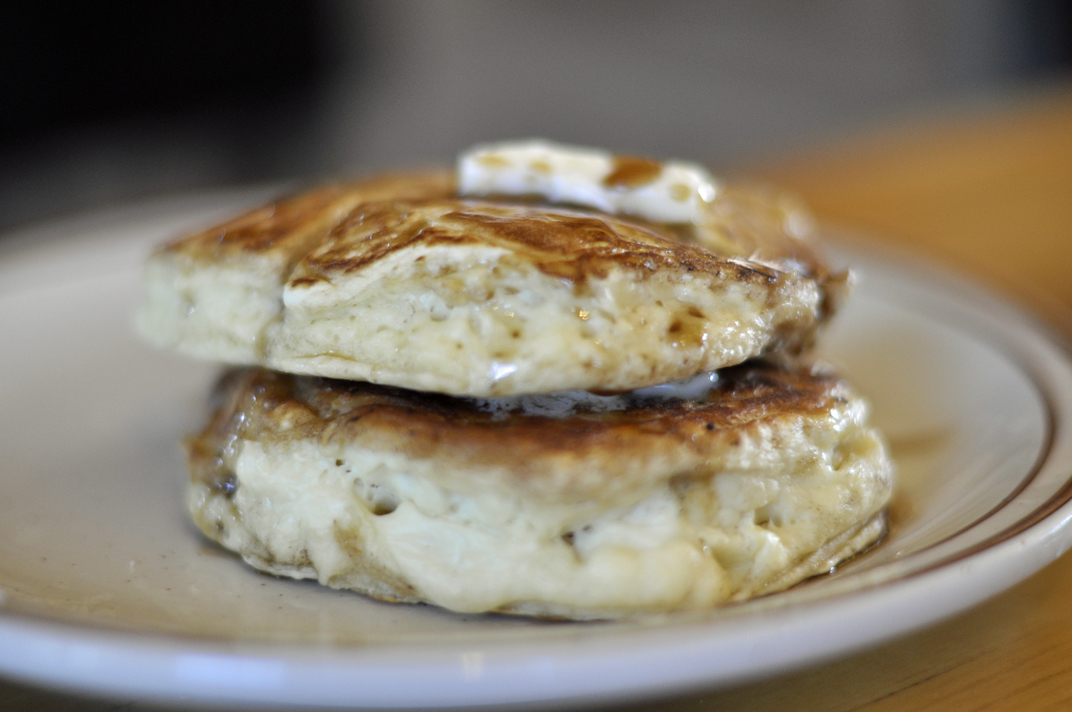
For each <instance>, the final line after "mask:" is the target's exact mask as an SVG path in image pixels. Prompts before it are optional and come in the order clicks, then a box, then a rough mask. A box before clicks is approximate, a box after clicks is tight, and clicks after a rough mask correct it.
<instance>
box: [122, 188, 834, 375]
mask: <svg viewBox="0 0 1072 712" xmlns="http://www.w3.org/2000/svg"><path fill="white" fill-rule="evenodd" d="M797 215H799V213H798V211H796V209H795V207H794V206H792V205H788V204H786V203H785V202H784V200H783V199H782V198H781V197H779V196H776V195H769V194H763V193H760V192H756V191H752V190H747V189H743V188H738V187H734V186H728V187H725V188H724V189H723V190H721V191H720V193H719V194H718V195H717V196H716V197H715V199H714V200H713V201H710V203H709V204H706V205H705V206H704V213H703V219H702V220H700V221H699V222H697V223H695V224H689V225H672V226H671V225H661V224H656V223H650V222H645V221H643V220H640V219H637V218H632V217H629V218H626V217H621V216H615V215H610V214H606V213H602V212H598V211H595V210H588V209H576V208H572V207H565V206H558V205H554V206H552V205H546V204H543V203H540V202H538V200H535V199H525V198H518V197H512V198H505V197H496V196H490V197H482V198H479V199H476V198H463V197H459V196H458V195H457V194H456V187H455V182H454V177H453V176H452V175H451V174H449V173H446V172H444V173H416V174H403V175H395V176H386V177H380V178H374V179H369V180H365V181H360V182H357V183H352V184H347V185H336V186H328V187H322V188H319V189H316V190H314V191H311V192H308V193H304V194H301V195H297V196H292V197H287V198H283V199H281V200H278V201H276V202H274V203H271V204H270V205H268V206H265V207H263V208H259V209H257V210H254V211H252V212H250V213H248V214H246V215H244V216H242V217H239V218H237V219H235V220H232V221H230V222H228V223H225V224H223V225H220V226H218V227H215V228H212V229H209V230H206V231H204V232H201V233H198V234H195V235H192V236H189V237H186V238H183V239H180V240H177V241H175V242H172V243H170V244H168V245H165V246H163V247H161V248H160V249H158V250H157V251H156V252H155V253H154V254H153V255H152V256H151V258H150V260H149V262H148V265H147V277H146V292H147V297H146V300H145V303H144V305H143V307H142V310H141V312H140V314H139V326H140V328H141V330H142V331H143V333H144V334H146V335H147V336H148V337H149V338H150V339H151V340H152V341H154V342H156V343H158V344H161V345H166V346H172V347H176V348H178V349H179V350H181V351H183V352H185V353H188V354H191V355H194V356H198V357H201V358H206V359H211V360H216V361H222V362H225V363H231V364H250V365H252V364H263V365H266V366H268V367H270V368H274V369H277V370H282V371H288V372H293V373H301V374H311V375H319V376H330V377H335V378H344V379H352V380H367V381H372V382H376V383H382V384H388V385H396V386H403V387H407V388H415V389H420V390H426V391H436V392H442V393H448V394H454V395H471V396H489V395H510V394H518V393H542V392H550V391H557V390H565V389H587V390H595V391H607V392H611V391H625V390H631V389H635V388H640V387H644V386H648V385H653V384H657V383H662V382H666V381H672V380H676V379H680V378H684V377H687V376H690V375H693V374H696V373H700V372H704V371H710V370H714V369H718V368H721V367H723V366H728V365H732V364H736V363H740V362H742V361H744V360H746V359H748V358H751V357H755V356H763V355H768V356H769V355H787V354H788V355H792V354H797V353H799V352H800V351H801V350H803V349H805V348H806V347H807V346H808V345H810V343H811V342H812V340H813V338H814V335H815V331H816V329H817V328H818V327H819V325H820V324H821V323H822V322H823V321H824V320H825V319H826V318H827V317H828V316H829V315H830V313H831V312H832V310H833V308H834V306H835V305H836V303H837V301H838V300H839V299H840V296H841V294H842V292H843V290H844V284H845V277H844V275H839V276H834V277H832V276H831V275H830V274H829V272H828V271H827V270H826V268H825V267H824V266H823V265H822V263H821V262H820V261H819V260H818V259H817V258H816V256H815V255H814V253H813V252H812V250H811V248H810V246H809V245H808V243H807V241H806V240H805V239H802V238H801V237H800V236H799V235H798V234H797V233H796V232H795V231H794V229H792V228H793V226H792V219H793V218H794V217H795V216H797Z"/></svg>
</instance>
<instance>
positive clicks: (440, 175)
mask: <svg viewBox="0 0 1072 712" xmlns="http://www.w3.org/2000/svg"><path fill="white" fill-rule="evenodd" d="M454 191H455V181H454V177H453V176H452V175H451V174H450V173H448V172H428V173H412V174H394V175H384V176H378V177H374V178H368V179H365V180H359V181H356V182H353V183H345V184H331V185H324V186H320V187H318V188H315V189H313V190H310V191H306V192H302V193H297V194H294V195H288V196H285V197H282V198H279V199H277V200H274V201H272V202H270V203H268V204H267V205H264V206H262V207H259V208H256V209H254V210H251V211H250V212H248V213H245V214H244V215H241V216H239V217H237V218H234V219H232V220H229V221H227V222H225V223H223V224H221V225H216V226H214V227H211V228H209V229H207V230H203V231H201V232H198V233H195V234H193V235H189V236H187V237H183V238H180V239H178V240H174V241H172V242H170V243H168V244H166V245H164V246H163V247H162V248H160V252H167V253H172V254H177V255H183V256H185V257H187V258H190V259H192V260H195V261H200V262H213V261H221V260H228V259H236V258H237V259H242V258H243V257H248V256H254V255H262V256H271V257H276V258H278V259H280V260H281V261H283V262H284V263H286V264H293V263H294V262H296V261H297V260H298V259H299V258H301V257H302V256H304V255H305V254H306V253H307V252H308V251H309V250H311V249H313V247H315V246H316V245H317V244H318V243H319V241H320V240H322V239H323V238H324V236H325V235H327V233H328V232H329V231H330V230H331V229H332V228H333V227H335V226H336V225H337V224H338V222H339V221H340V220H341V219H342V218H343V217H344V216H345V215H346V214H347V213H349V211H350V210H351V209H353V208H354V207H355V206H357V205H360V204H362V203H365V202H368V201H372V200H384V199H387V198H400V199H404V198H432V197H445V196H448V195H453V193H454Z"/></svg>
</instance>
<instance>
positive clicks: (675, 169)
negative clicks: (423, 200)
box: [458, 139, 718, 224]
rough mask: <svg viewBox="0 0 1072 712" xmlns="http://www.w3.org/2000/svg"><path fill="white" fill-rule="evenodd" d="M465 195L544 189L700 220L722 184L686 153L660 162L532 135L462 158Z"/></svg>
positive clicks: (561, 199) (648, 216) (611, 206)
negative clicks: (684, 157) (685, 157)
mask: <svg viewBox="0 0 1072 712" xmlns="http://www.w3.org/2000/svg"><path fill="white" fill-rule="evenodd" d="M458 186H459V191H460V192H461V194H462V195H470V196H483V195H537V196H540V197H543V198H545V199H546V200H548V201H550V202H552V203H565V204H569V205H581V206H585V207H590V208H596V209H597V210H602V211H603V212H606V213H616V214H623V215H634V216H636V217H639V218H644V219H645V220H650V221H652V222H660V223H672V224H682V223H691V224H699V223H700V222H702V220H703V211H704V207H705V206H706V204H707V203H710V202H711V201H712V200H714V198H715V194H716V193H717V192H718V185H717V183H716V181H715V179H714V178H713V177H712V176H711V174H710V173H708V171H707V169H705V168H704V167H703V166H700V165H699V164H696V163H689V162H686V161H667V162H665V163H656V162H654V161H648V160H646V159H639V158H631V157H626V156H615V155H613V154H612V153H610V152H609V151H604V150H601V149H596V148H583V147H579V146H567V145H563V144H558V143H553V142H551V141H543V140H538V139H532V140H527V141H509V142H503V143H494V144H482V145H478V146H474V147H473V148H471V149H470V150H468V151H466V152H465V153H463V154H461V156H460V157H459V158H458Z"/></svg>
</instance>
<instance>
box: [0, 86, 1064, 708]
mask: <svg viewBox="0 0 1072 712" xmlns="http://www.w3.org/2000/svg"><path fill="white" fill-rule="evenodd" d="M749 172H750V173H751V174H752V175H759V176H760V177H763V178H767V179H770V180H771V181H774V182H777V183H779V184H783V185H786V186H788V187H790V188H793V189H794V190H796V191H797V192H799V193H800V194H801V195H803V196H804V197H805V198H806V199H807V200H808V202H809V203H810V204H811V206H812V207H813V209H814V210H815V212H816V213H817V214H818V215H819V217H820V218H821V219H822V220H825V221H831V222H835V223H838V224H841V225H844V226H848V227H850V228H851V229H853V230H854V231H858V232H860V233H861V234H864V233H870V234H873V235H875V236H879V237H878V238H876V239H881V240H883V241H886V242H889V243H891V244H895V245H898V246H902V247H904V248H905V249H907V250H910V251H913V252H916V253H919V254H921V255H924V256H926V257H928V258H929V259H931V260H933V261H936V262H940V263H944V264H947V265H949V266H952V267H954V268H956V269H958V270H960V271H963V272H966V273H969V274H971V275H974V276H975V277H976V278H977V279H979V280H981V281H983V282H985V283H987V284H989V285H990V286H991V287H993V288H994V289H995V290H996V291H999V292H1002V293H1004V294H1006V295H1009V296H1011V297H1012V298H1014V299H1017V300H1019V301H1021V302H1023V303H1025V304H1027V305H1029V306H1030V307H1031V308H1033V309H1034V310H1036V311H1037V312H1038V313H1039V314H1041V315H1042V316H1043V317H1044V318H1046V319H1049V320H1050V321H1052V322H1053V323H1055V324H1056V325H1057V326H1058V327H1059V328H1062V329H1064V330H1065V333H1066V334H1069V335H1070V336H1072V328H1070V324H1072V320H1070V319H1069V318H1068V317H1067V315H1066V310H1067V311H1069V312H1072V85H1064V86H1057V87H1052V88H1050V89H1047V90H1039V91H1037V92H1034V93H1032V94H1030V95H1026V96H1020V97H1018V98H1016V99H1014V100H1010V101H1009V102H1003V103H1002V104H1001V105H1000V106H991V107H989V108H986V109H980V108H976V109H974V110H968V109H963V110H961V111H958V112H956V113H955V114H954V113H948V114H945V115H943V116H939V117H933V118H931V119H929V120H927V121H920V122H917V123H915V124H913V125H911V126H907V127H901V128H898V129H896V130H891V131H884V132H879V133H877V134H872V135H870V136H867V137H864V138H859V139H854V140H852V141H850V142H844V143H840V144H834V145H833V146H830V147H827V148H824V149H823V150H816V151H813V152H811V153H808V154H806V155H799V156H795V157H792V158H789V159H784V160H782V161H779V162H777V163H768V164H764V165H760V166H753V167H751V170H750V171H749ZM1069 467H1070V468H1072V462H1070V463H1069ZM141 707H142V705H141V704H138V703H129V702H123V701H103V700H86V699H81V698H78V697H73V696H68V695H63V694H57V693H54V692H49V691H43V690H38V689H34V688H29V687H25V686H22V685H18V684H13V683H8V682H3V681H0V711H4V710H9V709H20V710H21V709H51V710H59V709H88V710H104V709H138V708H141ZM641 709H644V710H659V711H660V712H670V711H672V710H681V711H686V710H688V711H689V712H693V711H695V712H705V711H713V710H738V711H746V710H752V711H767V710H771V711H773V710H778V711H779V712H786V710H793V711H795V712H810V711H812V710H815V711H818V710H823V711H824V712H840V711H844V710H865V711H867V712H879V711H885V710H940V711H941V712H963V711H966V710H988V711H994V712H997V711H1001V710H1008V711H1010V712H1012V711H1013V710H1016V711H1018V712H1019V711H1022V710H1050V709H1052V710H1058V709H1060V710H1065V709H1072V555H1068V556H1065V557H1064V558H1062V559H1060V560H1058V561H1057V562H1056V563H1054V564H1052V565H1050V566H1049V567H1048V568H1046V569H1044V570H1043V571H1041V572H1040V573H1038V574H1036V575H1035V576H1033V577H1032V578H1030V579H1028V580H1027V581H1025V582H1023V583H1021V584H1020V585H1018V586H1016V587H1014V588H1013V589H1011V590H1009V591H1007V592H1006V593H1004V594H1002V595H1000V596H998V597H997V598H994V599H992V600H990V601H989V602H987V603H985V604H983V605H981V606H979V607H977V608H975V609H974V610H972V611H969V612H968V613H965V614H962V615H960V616H958V617H956V618H954V619H952V620H949V621H946V622H944V623H941V624H939V625H936V626H934V627H932V628H929V629H927V630H925V631H923V632H920V633H916V634H913V635H911V636H909V637H906V638H903V639H900V640H897V641H894V642H891V643H887V644H885V645H882V646H879V647H876V648H873V649H871V650H868V651H866V652H864V653H860V654H856V655H854V656H852V657H850V658H846V659H842V660H839V661H835V662H833V663H828V664H824V665H821V666H819V667H815V668H812V669H807V670H803V671H799V672H796V673H793V674H789V675H783V676H780V677H776V678H772V679H767V680H763V681H760V682H756V683H752V684H749V685H746V686H743V687H738V688H733V689H729V690H720V691H716V692H711V693H707V694H703V695H694V696H690V697H687V698H681V699H675V700H669V701H664V702H658V703H654V704H651V703H648V704H644V705H642V706H637V707H636V710H637V712H639V710H641Z"/></svg>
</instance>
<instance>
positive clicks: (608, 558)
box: [188, 364, 892, 619]
mask: <svg viewBox="0 0 1072 712" xmlns="http://www.w3.org/2000/svg"><path fill="white" fill-rule="evenodd" d="M697 384H699V385H697ZM688 390H690V391H692V392H691V393H690V394H689V399H684V398H679V397H676V396H677V395H679V394H680V392H678V393H675V392H670V393H666V392H663V389H660V388H655V389H646V390H644V391H636V392H633V393H630V394H624V395H622V396H596V395H593V394H589V393H563V394H551V395H541V396H520V397H510V398H495V399H463V398H452V397H447V396H441V395H433V394H428V393H420V392H415V391H407V390H403V389H398V388H391V387H384V386H377V385H373V384H367V383H359V382H349V381H336V380H330V379H322V378H312V377H302V376H293V375H286V374H280V373H275V372H272V371H267V370H263V369H246V370H238V371H233V372H230V373H229V374H227V376H225V377H224V379H223V380H222V381H221V383H220V386H219V388H218V391H217V394H216V397H217V398H218V403H219V405H218V408H217V409H216V411H215V414H214V415H213V417H212V420H211V422H210V424H209V425H208V427H207V428H206V429H205V431H204V432H203V433H201V434H200V435H199V436H197V437H195V438H192V439H191V440H190V441H189V443H188V455H189V462H190V468H191V481H190V488H189V492H188V505H189V509H190V512H191V514H192V516H193V519H194V521H195V522H196V523H197V525H198V526H199V527H200V529H201V530H202V531H203V532H204V533H205V534H206V535H207V536H208V537H210V538H211V539H213V540H215V541H217V542H219V543H220V544H222V545H223V546H224V547H226V548H228V549H231V550H233V551H235V552H237V553H239V554H240V555H241V556H242V557H243V558H244V559H245V560H246V561H247V562H248V563H250V564H251V565H252V566H254V567H256V568H257V569H260V570H262V571H266V572H268V573H272V574H276V575H280V576H290V577H294V578H314V579H317V580H319V581H320V582H321V583H322V584H325V585H328V586H332V587H335V588H349V589H353V590H356V591H360V592H362V593H365V594H368V595H370V596H373V597H376V598H380V599H384V600H390V601H404V602H427V603H433V604H436V605H439V606H443V607H445V608H448V609H451V610H454V611H462V612H483V611H503V612H512V613H523V614H529V615H539V616H551V617H562V618H581V619H585V618H617V617H623V616H631V615H639V614H647V613H663V612H669V611H676V610H690V609H702V608H709V607H712V606H717V605H720V604H724V603H728V602H732V601H740V600H744V599H747V598H750V597H753V596H757V595H762V594H765V593H770V592H773V591H778V590H781V589H784V588H787V587H789V586H792V585H793V584H795V583H797V582H799V581H801V580H803V579H805V578H807V577H810V576H813V575H815V574H819V573H823V572H826V571H828V570H830V568H831V567H833V566H835V565H836V564H838V563H839V562H841V561H843V560H844V559H846V558H848V557H850V556H852V555H853V554H855V553H857V552H859V551H861V550H862V549H864V548H866V547H868V546H870V545H871V544H872V543H874V542H875V541H876V540H877V539H878V538H880V537H881V536H882V534H883V532H884V531H885V517H884V510H885V507H886V505H887V503H888V501H889V496H890V488H891V478H892V466H891V463H890V461H889V459H888V457H887V455H886V451H885V448H884V446H883V444H882V441H881V438H880V437H879V436H878V434H877V433H876V432H875V431H874V430H873V429H872V428H870V427H868V425H867V423H866V417H867V406H866V403H865V402H864V401H863V400H862V399H860V398H859V397H857V396H856V395H855V394H853V393H852V391H851V389H850V388H849V387H848V386H847V385H846V384H845V383H844V381H841V380H839V379H837V378H836V377H834V376H832V375H830V374H827V373H820V372H814V373H813V372H812V371H808V370H799V371H790V370H783V369H780V368H777V367H774V366H770V365H763V364H747V365H743V366H739V367H734V368H731V369H725V370H723V371H720V372H719V374H718V375H717V376H714V375H712V376H710V377H709V378H708V379H707V380H706V381H699V382H698V381H696V380H694V381H693V382H692V383H691V384H689V385H688Z"/></svg>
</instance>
